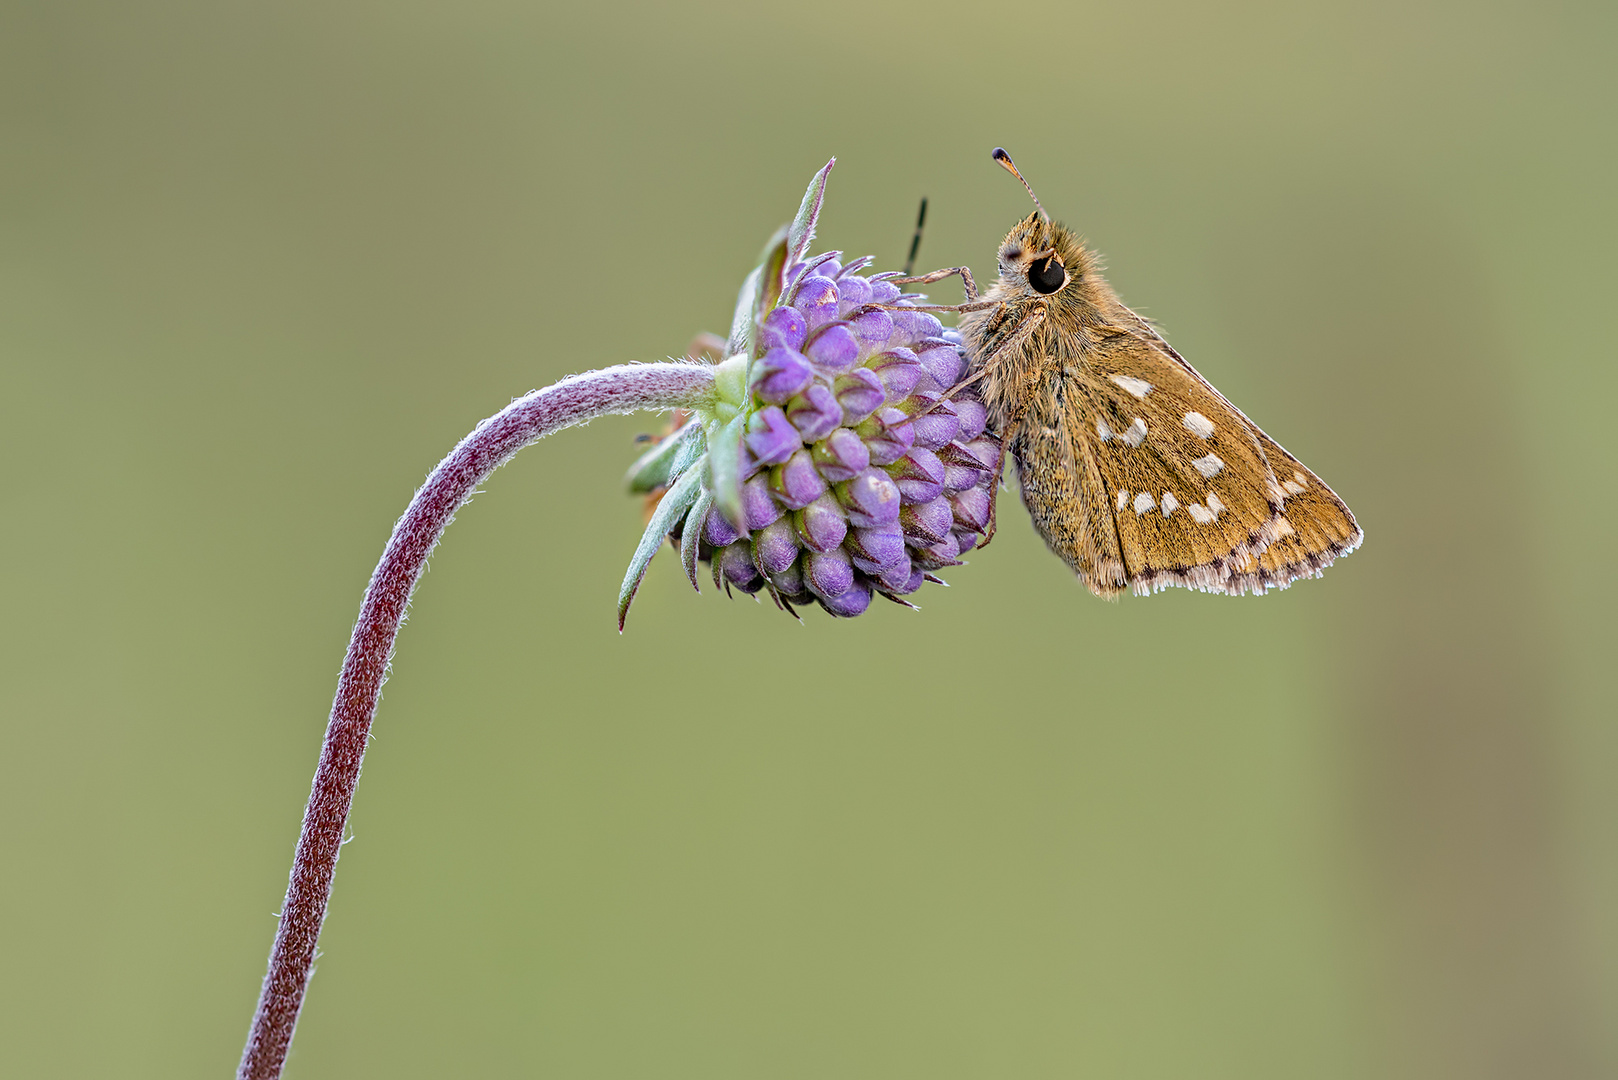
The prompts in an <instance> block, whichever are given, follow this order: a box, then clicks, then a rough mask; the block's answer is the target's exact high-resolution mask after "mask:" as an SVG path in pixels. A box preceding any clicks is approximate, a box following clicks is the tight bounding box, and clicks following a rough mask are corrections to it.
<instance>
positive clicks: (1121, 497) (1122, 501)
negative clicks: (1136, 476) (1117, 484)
mask: <svg viewBox="0 0 1618 1080" xmlns="http://www.w3.org/2000/svg"><path fill="white" fill-rule="evenodd" d="M1128 505H1129V492H1127V491H1124V490H1123V489H1121V488H1120V489H1119V491H1118V509H1120V510H1122V509H1123V508H1124V507H1126V506H1128Z"/></svg>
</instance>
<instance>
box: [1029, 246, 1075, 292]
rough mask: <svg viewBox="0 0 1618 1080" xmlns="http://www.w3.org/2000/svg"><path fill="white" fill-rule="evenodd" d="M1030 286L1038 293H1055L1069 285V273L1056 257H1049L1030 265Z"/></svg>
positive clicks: (1036, 260)
mask: <svg viewBox="0 0 1618 1080" xmlns="http://www.w3.org/2000/svg"><path fill="white" fill-rule="evenodd" d="M1028 284H1029V285H1030V286H1032V287H1033V290H1034V291H1035V292H1037V293H1053V292H1055V291H1056V290H1057V289H1060V288H1061V287H1062V286H1063V285H1065V284H1067V271H1066V270H1064V269H1062V264H1061V263H1059V262H1057V261H1056V257H1055V256H1054V255H1047V256H1045V257H1044V258H1043V259H1035V260H1034V261H1033V262H1032V263H1030V264H1029V266H1028Z"/></svg>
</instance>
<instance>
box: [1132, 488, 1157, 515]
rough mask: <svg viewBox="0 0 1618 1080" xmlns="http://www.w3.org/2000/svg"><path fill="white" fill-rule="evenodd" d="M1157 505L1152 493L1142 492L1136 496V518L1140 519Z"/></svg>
mask: <svg viewBox="0 0 1618 1080" xmlns="http://www.w3.org/2000/svg"><path fill="white" fill-rule="evenodd" d="M1156 505H1157V502H1156V500H1154V499H1153V498H1152V493H1151V492H1150V491H1143V492H1141V493H1140V494H1139V495H1136V496H1135V516H1136V517H1139V516H1140V515H1141V514H1144V513H1146V511H1148V510H1150V509H1151V508H1152V507H1154V506H1156Z"/></svg>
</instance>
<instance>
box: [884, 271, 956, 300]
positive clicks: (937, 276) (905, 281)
mask: <svg viewBox="0 0 1618 1080" xmlns="http://www.w3.org/2000/svg"><path fill="white" fill-rule="evenodd" d="M956 274H959V275H961V285H962V287H963V288H965V290H966V302H967V303H968V304H971V303H975V302H976V301H977V298H978V286H977V282H975V281H973V280H972V271H971V270H970V269H969V268H967V267H965V266H951V267H949V268H948V269H946V270H934V271H932V272H931V273H927V274H920V275H918V276H915V277H910V276H906V277H896V278H888V280H889V281H891V282H893V283H894V284H895V285H931V284H932V283H933V282H935V281H943V280H944V279H945V278H947V277H953V276H954V275H956Z"/></svg>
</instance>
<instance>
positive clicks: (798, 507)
mask: <svg viewBox="0 0 1618 1080" xmlns="http://www.w3.org/2000/svg"><path fill="white" fill-rule="evenodd" d="M835 162H836V159H835V158H834V159H833V160H832V161H831V162H828V163H827V165H826V167H825V168H824V169H822V170H820V172H818V173H817V174H816V175H815V178H814V180H813V181H811V183H810V185H809V190H808V192H807V193H806V194H805V195H804V201H803V205H802V207H800V209H799V211H798V216H797V218H796V219H795V220H794V221H793V223H792V224H791V225H790V226H786V227H783V228H782V229H781V230H780V231H779V232H778V233H777V234H776V236H775V237H773V238H772V239H771V242H770V244H769V246H768V247H767V248H766V249H765V254H764V259H763V262H762V263H761V264H760V265H759V266H758V267H757V268H756V269H755V270H754V271H753V273H752V274H751V275H750V276H749V277H748V279H747V282H746V283H745V284H744V285H743V286H742V291H741V296H740V297H739V299H738V302H737V308H736V318H735V320H734V322H733V324H732V328H731V334H730V339H729V341H728V342H727V343H726V350H725V352H726V359H724V360H723V361H722V362H720V363H719V364H718V365H716V367H715V372H714V374H715V383H716V390H715V394H714V400H713V402H712V405H711V406H710V407H708V408H704V409H698V410H697V411H696V413H695V414H694V415H693V416H692V417H691V418H690V419H689V420H687V421H686V422H685V423H684V424H683V426H681V427H679V428H678V430H676V431H674V432H673V433H672V434H671V435H669V436H668V437H667V438H665V439H663V440H661V441H660V442H659V443H658V444H657V445H656V446H654V447H653V448H652V449H651V450H650V451H648V452H647V453H646V454H644V455H642V457H641V458H640V460H638V461H637V462H636V463H635V465H634V466H633V467H632V468H631V469H630V472H629V484H630V488H631V490H634V491H641V492H656V491H660V490H661V491H662V493H663V494H662V497H661V499H660V500H659V501H658V503H657V505H656V507H655V509H654V510H653V513H652V519H651V522H650V524H649V525H648V526H647V529H646V533H645V535H644V536H643V537H642V538H641V543H640V546H639V548H638V549H637V550H636V552H635V557H634V560H633V561H632V562H631V564H630V567H629V572H628V574H627V575H626V576H625V578H624V585H623V588H622V590H621V591H620V594H619V605H618V617H619V626H620V628H621V627H622V625H623V619H624V616H625V614H626V613H627V612H628V609H629V604H630V602H631V601H632V600H633V599H634V595H635V590H636V589H637V588H638V587H639V585H640V581H641V579H642V578H643V577H644V576H645V573H646V567H647V565H648V564H649V563H650V561H651V559H652V556H653V555H655V554H656V552H657V550H658V549H659V548H660V547H661V546H662V543H663V539H664V538H665V537H668V538H670V539H672V540H673V541H674V542H675V543H676V545H677V546H678V549H679V552H680V559H681V562H682V563H683V565H684V566H685V570H686V573H687V575H688V576H689V577H690V578H691V583H692V585H693V586H697V582H698V577H697V564H698V563H699V562H706V563H708V564H709V565H710V567H711V569H712V573H713V577H714V581H715V583H716V584H721V583H722V584H723V585H724V586H725V587H726V588H727V589H740V590H741V591H743V592H747V593H756V592H759V591H761V590H763V591H767V592H768V593H769V594H770V596H771V597H772V598H773V599H774V600H775V601H776V603H777V604H779V605H780V606H781V607H782V608H784V609H785V610H787V611H791V610H792V609H793V607H794V605H800V604H809V603H814V604H818V605H820V606H821V607H823V608H825V609H826V611H828V612H830V613H831V614H832V615H837V616H854V615H859V614H861V613H862V612H864V611H865V609H866V608H867V607H869V606H870V603H871V598H872V596H873V595H874V594H878V593H880V594H882V595H883V596H886V597H888V598H889V599H892V600H895V601H897V602H899V603H907V601H905V600H903V599H902V598H903V597H906V596H908V595H910V594H911V593H913V592H915V591H916V590H917V589H919V588H921V586H922V584H923V582H925V581H929V580H931V581H937V580H938V579H937V578H935V577H933V576H932V573H931V572H932V571H935V570H939V569H941V568H943V567H946V566H955V565H958V564H959V557H960V556H961V554H963V553H964V552H966V551H969V550H971V549H972V548H973V547H975V546H977V545H978V544H979V543H981V542H982V541H983V540H984V539H985V537H986V536H987V534H988V532H989V531H990V529H991V527H992V522H993V519H994V484H995V480H996V478H997V477H998V475H999V471H1000V458H1001V449H1000V444H999V441H998V440H997V439H996V438H995V437H994V436H993V435H992V434H990V433H989V432H988V431H986V430H985V428H984V421H985V413H984V408H983V405H982V403H981V402H980V401H979V400H978V397H977V393H976V390H975V388H974V387H971V386H968V387H965V388H962V389H961V390H959V391H956V392H954V393H951V390H952V388H954V387H955V386H956V385H957V384H958V383H960V382H961V380H962V377H963V375H964V373H965V371H966V353H965V351H964V349H963V347H962V343H961V337H960V335H959V334H958V333H956V331H955V330H953V329H946V328H945V327H944V326H943V325H942V324H940V323H939V321H938V319H937V318H936V317H934V316H933V315H932V314H931V313H929V312H924V311H914V310H908V309H910V308H912V307H914V306H915V304H916V302H917V301H919V300H921V299H922V297H921V296H920V295H919V294H906V293H904V292H902V291H901V289H900V287H899V285H896V284H894V283H893V281H892V280H891V279H893V278H897V277H900V276H901V275H900V274H899V273H898V272H891V273H879V274H867V273H865V270H866V268H867V267H868V266H869V265H870V263H871V259H870V258H868V257H867V258H860V259H854V260H851V261H849V262H846V263H845V262H843V261H841V260H842V253H841V252H836V251H832V252H826V253H825V254H821V255H816V256H810V255H809V254H808V249H809V242H810V240H811V239H812V238H813V235H814V226H815V221H816V218H817V217H818V216H819V212H820V206H821V201H822V199H823V198H824V194H825V186H826V177H827V174H829V173H830V171H831V168H832V165H833V164H835Z"/></svg>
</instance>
